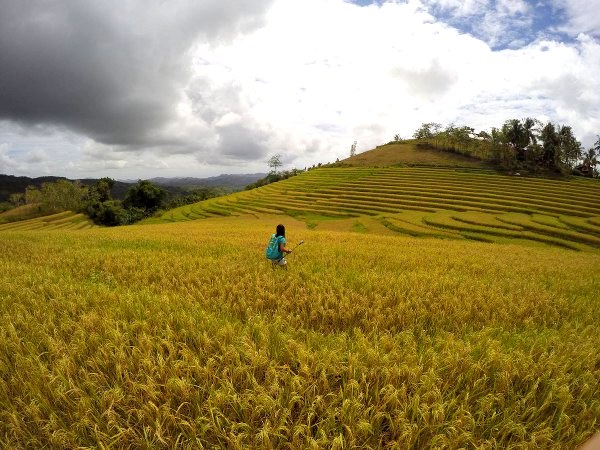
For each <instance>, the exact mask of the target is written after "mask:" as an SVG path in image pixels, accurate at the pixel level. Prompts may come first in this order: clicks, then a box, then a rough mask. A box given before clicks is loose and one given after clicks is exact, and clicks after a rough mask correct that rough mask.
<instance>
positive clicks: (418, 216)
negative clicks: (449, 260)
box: [150, 167, 600, 250]
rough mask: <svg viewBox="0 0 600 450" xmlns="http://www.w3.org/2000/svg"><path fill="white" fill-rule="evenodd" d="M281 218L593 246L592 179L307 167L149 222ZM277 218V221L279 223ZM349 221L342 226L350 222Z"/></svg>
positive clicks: (596, 213) (597, 192) (595, 194)
mask: <svg viewBox="0 0 600 450" xmlns="http://www.w3.org/2000/svg"><path fill="white" fill-rule="evenodd" d="M265 213H271V214H273V213H279V214H287V215H289V216H294V217H298V218H301V219H303V220H305V222H306V223H307V224H308V226H309V227H312V228H314V227H322V226H323V225H325V226H326V227H329V228H331V225H330V221H331V220H334V219H340V220H341V219H345V220H342V221H341V222H340V227H341V229H349V227H355V228H357V229H360V228H361V227H362V228H364V229H365V231H368V230H372V231H374V230H381V228H382V226H384V227H386V228H387V229H388V230H391V231H393V232H395V233H400V234H407V235H412V236H430V237H441V238H447V239H474V240H481V241H487V242H524V243H530V244H539V243H541V244H547V245H556V246H561V247H566V248H570V249H573V250H583V249H593V248H599V247H600V226H599V225H598V223H599V220H600V219H599V218H600V183H598V182H597V181H595V180H584V179H570V180H553V179H544V178H526V177H517V176H508V175H501V174H497V173H496V172H494V171H490V170H484V169H468V168H455V169H448V168H435V167H383V168H372V167H371V168H366V167H354V168H327V169H315V170H311V171H309V172H306V173H303V174H301V175H299V176H296V177H293V178H291V179H288V180H284V181H280V182H277V183H273V184H270V185H267V186H264V187H261V188H259V189H254V190H251V191H245V192H240V193H236V194H233V195H229V196H226V197H220V198H216V199H211V200H208V201H205V202H200V203H196V204H193V205H187V206H184V207H181V208H178V209H174V210H171V211H169V212H167V213H166V214H164V215H163V216H162V217H160V218H154V219H152V220H151V221H150V222H154V223H156V222H177V221H185V220H192V219H200V218H207V217H215V216H229V215H239V214H255V215H260V214H265ZM282 220H283V219H282ZM349 224H350V225H349Z"/></svg>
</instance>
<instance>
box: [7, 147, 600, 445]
mask: <svg viewBox="0 0 600 450" xmlns="http://www.w3.org/2000/svg"><path fill="white" fill-rule="evenodd" d="M402 148H403V149H404V150H402V151H404V153H403V154H402V157H403V158H404V160H403V161H404V162H400V161H399V160H398V158H397V157H396V159H395V160H394V162H393V164H395V166H386V167H369V166H362V165H358V166H355V167H337V168H336V167H330V168H320V169H314V170H309V171H308V172H305V173H301V174H300V175H298V176H294V177H292V178H289V179H287V180H284V181H279V182H276V183H272V184H269V185H267V186H264V187H261V188H258V189H253V190H248V191H243V192H237V193H235V194H232V195H229V196H226V197H220V198H213V199H210V200H207V201H204V202H199V203H196V204H193V205H187V206H184V207H181V208H177V209H174V210H171V211H169V212H167V213H165V214H164V215H163V216H162V217H157V218H153V219H151V220H148V221H147V222H146V224H145V225H131V226H127V227H115V228H102V227H94V228H90V226H89V225H90V224H89V223H87V222H86V220H85V218H83V217H81V216H77V215H73V214H72V213H62V214H58V215H55V216H53V217H47V218H39V219H35V220H31V221H23V222H18V223H13V224H5V225H0V239H1V242H2V246H3V247H2V248H3V251H2V252H0V268H1V270H0V299H2V301H0V315H1V316H2V317H3V318H4V319H5V320H4V323H5V326H4V327H3V328H2V333H0V346H2V348H3V349H5V351H4V352H0V372H2V377H1V378H0V380H1V382H2V384H1V387H2V389H0V447H7V448H8V447H10V448H14V447H16V448H29V447H31V448H76V447H77V448H79V447H101V448H104V447H107V448H108V447H116V448H177V447H182V448H187V447H189V448H195V447H199V446H202V447H206V448H213V447H216V448H283V447H289V448H431V447H435V448H576V447H577V446H578V445H580V444H581V443H582V442H584V441H585V440H586V439H587V438H588V437H589V436H590V435H591V434H593V433H594V431H595V430H596V428H597V424H598V422H599V421H600V404H599V402H598V398H600V308H598V292H599V291H600V278H598V277H597V276H596V274H597V273H598V271H599V270H600V252H599V251H598V248H599V247H600V245H599V244H600V204H599V202H598V198H599V196H600V184H599V183H598V182H597V181H595V180H584V179H562V180H559V179H544V178H530V177H521V176H508V175H505V174H501V173H498V172H496V171H495V170H493V169H488V168H482V167H476V166H469V167H465V166H459V165H452V164H448V163H447V162H446V163H444V164H441V163H440V164H439V165H437V166H433V165H431V164H432V163H431V160H430V165H428V166H422V165H421V164H423V163H422V162H420V163H418V164H416V163H415V164H413V163H410V164H409V163H407V159H406V158H407V155H408V154H409V153H410V151H408V150H406V149H407V147H406V146H404V147H402ZM386 150H390V149H389V148H385V149H384V151H386ZM397 153H398V152H397V151H396V156H397ZM372 156H377V154H376V152H375V153H373V154H371V156H370V157H372ZM390 158H391V156H390ZM427 158H429V157H427ZM369 164H373V163H372V162H371V163H369ZM442 166H443V167H442ZM192 219H202V220H192ZM151 222H155V223H151ZM156 222H159V223H156ZM278 223H284V224H285V225H286V228H287V234H286V237H287V239H288V242H289V243H290V244H291V245H293V244H294V243H295V242H298V241H299V240H300V239H303V240H305V242H306V243H305V245H303V246H301V247H298V249H297V250H295V251H294V252H293V253H292V254H291V255H290V256H288V270H285V271H284V270H274V269H273V268H272V267H271V264H270V263H269V262H268V261H266V260H265V258H264V247H265V245H266V243H267V241H268V238H269V236H270V234H271V233H272V232H273V231H274V228H275V225H276V224H278ZM423 238H427V239H423ZM431 238H435V239H431ZM481 241H485V242H481ZM490 242H493V243H495V244H494V245H490ZM573 250H577V251H573Z"/></svg>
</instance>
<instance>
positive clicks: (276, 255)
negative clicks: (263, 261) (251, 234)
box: [265, 234, 285, 259]
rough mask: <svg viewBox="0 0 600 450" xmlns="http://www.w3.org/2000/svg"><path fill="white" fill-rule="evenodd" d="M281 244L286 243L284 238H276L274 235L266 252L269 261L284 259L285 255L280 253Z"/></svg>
mask: <svg viewBox="0 0 600 450" xmlns="http://www.w3.org/2000/svg"><path fill="white" fill-rule="evenodd" d="M281 242H285V238H284V237H283V236H275V235H274V234H273V235H272V236H271V240H270V241H269V245H268V246H267V250H266V252H265V253H266V256H267V258H268V259H281V258H282V257H283V253H282V252H280V251H279V244H281Z"/></svg>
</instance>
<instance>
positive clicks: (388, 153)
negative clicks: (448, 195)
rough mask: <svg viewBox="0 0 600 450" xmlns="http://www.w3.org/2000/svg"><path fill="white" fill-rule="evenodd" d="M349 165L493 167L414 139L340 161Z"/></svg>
mask: <svg viewBox="0 0 600 450" xmlns="http://www.w3.org/2000/svg"><path fill="white" fill-rule="evenodd" d="M340 163H341V165H343V166H350V167H365V166H366V167H385V166H393V165H407V166H411V165H416V166H440V167H473V168H493V166H492V165H491V164H489V163H485V162H483V161H481V160H480V159H477V158H473V157H469V156H465V155H461V154H459V153H452V152H448V151H442V150H437V149H435V148H434V147H432V146H430V145H428V144H423V143H418V142H416V141H407V142H398V143H396V142H390V143H388V144H385V145H381V146H378V147H376V148H374V149H373V150H368V151H366V152H363V153H359V154H358V155H355V156H352V157H350V158H347V159H344V160H342V161H340Z"/></svg>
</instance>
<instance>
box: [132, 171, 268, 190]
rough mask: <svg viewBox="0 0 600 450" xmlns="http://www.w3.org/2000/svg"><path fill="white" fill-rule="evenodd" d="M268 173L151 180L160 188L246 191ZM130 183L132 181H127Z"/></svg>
mask: <svg viewBox="0 0 600 450" xmlns="http://www.w3.org/2000/svg"><path fill="white" fill-rule="evenodd" d="M266 176H267V174H266V173H248V174H223V175H218V176H216V177H209V178H193V177H176V178H164V177H157V178H150V180H149V181H151V182H152V183H154V184H157V185H159V186H173V187H179V188H184V189H193V188H201V187H221V188H227V189H233V190H238V189H244V188H245V187H246V186H248V185H249V184H251V183H254V182H255V181H256V180H259V179H261V178H264V177H266ZM127 181H130V180H127Z"/></svg>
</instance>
